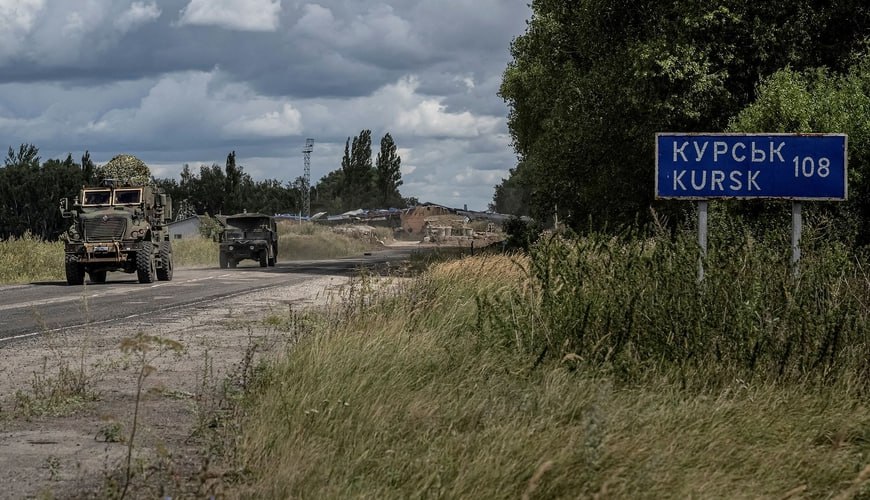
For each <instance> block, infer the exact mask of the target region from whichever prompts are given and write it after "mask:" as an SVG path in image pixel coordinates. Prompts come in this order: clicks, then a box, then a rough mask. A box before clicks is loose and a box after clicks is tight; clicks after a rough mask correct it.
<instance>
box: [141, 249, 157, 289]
mask: <svg viewBox="0 0 870 500" xmlns="http://www.w3.org/2000/svg"><path fill="white" fill-rule="evenodd" d="M153 249H154V244H153V243H151V242H150V241H143V242H142V248H140V249H139V251H138V252H136V276H137V277H138V278H139V283H154V277H155V274H157V273H156V272H155V269H154V268H155V266H154V256H153V255H151V253H152V251H153Z"/></svg>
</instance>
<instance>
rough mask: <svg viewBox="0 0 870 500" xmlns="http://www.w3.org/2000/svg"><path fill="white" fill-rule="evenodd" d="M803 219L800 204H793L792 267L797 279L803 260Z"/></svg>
mask: <svg viewBox="0 0 870 500" xmlns="http://www.w3.org/2000/svg"><path fill="white" fill-rule="evenodd" d="M802 226H803V217H801V204H800V202H797V201H796V202H792V204H791V267H792V271H793V272H794V276H795V278H797V277H798V276H800V260H801V229H802Z"/></svg>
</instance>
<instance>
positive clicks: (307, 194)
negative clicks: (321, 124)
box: [302, 138, 314, 217]
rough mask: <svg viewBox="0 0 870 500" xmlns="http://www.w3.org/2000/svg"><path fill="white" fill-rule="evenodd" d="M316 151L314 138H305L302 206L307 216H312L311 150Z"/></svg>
mask: <svg viewBox="0 0 870 500" xmlns="http://www.w3.org/2000/svg"><path fill="white" fill-rule="evenodd" d="M312 151H314V139H310V138H309V139H305V147H304V148H302V154H303V155H304V156H303V157H304V158H305V175H304V177H303V179H304V182H305V186H304V189H303V190H302V191H303V192H302V206H303V209H304V210H305V216H306V217H311V152H312Z"/></svg>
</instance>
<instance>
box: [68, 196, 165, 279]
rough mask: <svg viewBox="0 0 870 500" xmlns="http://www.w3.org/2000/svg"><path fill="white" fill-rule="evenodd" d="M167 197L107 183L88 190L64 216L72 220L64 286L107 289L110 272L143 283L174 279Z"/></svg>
mask: <svg viewBox="0 0 870 500" xmlns="http://www.w3.org/2000/svg"><path fill="white" fill-rule="evenodd" d="M171 207H172V201H171V199H170V197H169V195H167V194H165V193H163V192H161V191H160V189H158V188H157V187H154V186H129V185H116V182H115V181H113V180H111V179H109V180H105V181H103V182H102V184H101V185H100V186H98V187H84V188H82V190H81V193H80V194H79V197H77V198H76V199H75V200H74V201H73V202H72V204H70V203H69V200H68V199H63V200H61V206H60V208H61V214H62V215H63V217H65V218H70V219H72V220H73V224H72V226H71V227H70V228H69V230H68V231H67V232H66V233H65V234H64V235H63V237H62V239H63V240H64V252H65V268H66V282H67V283H68V284H70V285H81V284H83V283H84V279H85V273H87V275H88V276H89V277H90V280H91V282H92V283H105V282H106V273H108V272H109V271H123V272H125V273H136V276H137V278H138V279H139V283H152V282H154V280H155V279H156V280H160V281H170V280H171V279H172V243H171V242H170V241H169V229H168V227H167V226H166V224H167V223H168V222H169V221H170V220H171V215H172V213H171V212H172V208H171Z"/></svg>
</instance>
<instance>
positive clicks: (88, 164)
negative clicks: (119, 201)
mask: <svg viewBox="0 0 870 500" xmlns="http://www.w3.org/2000/svg"><path fill="white" fill-rule="evenodd" d="M96 170H97V166H96V165H95V164H94V162H93V161H92V160H91V153H90V151H87V150H85V154H83V155H82V181H83V182H84V184H85V185H86V186H87V185H91V184H93V183H94V181H95V178H94V176H95V175H96Z"/></svg>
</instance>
